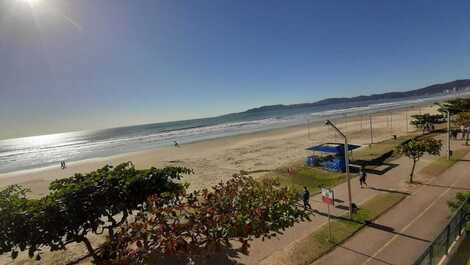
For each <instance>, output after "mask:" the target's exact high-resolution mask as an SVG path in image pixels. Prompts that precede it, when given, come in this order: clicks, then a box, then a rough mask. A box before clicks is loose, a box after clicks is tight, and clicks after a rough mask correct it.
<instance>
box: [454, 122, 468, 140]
mask: <svg viewBox="0 0 470 265" xmlns="http://www.w3.org/2000/svg"><path fill="white" fill-rule="evenodd" d="M459 132H460V136H461V138H460V139H461V140H465V139H466V138H467V137H468V136H469V134H470V127H465V126H463V125H462V126H460V129H457V130H452V132H451V135H452V138H453V139H457V136H458V135H459Z"/></svg>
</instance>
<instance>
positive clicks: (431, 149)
mask: <svg viewBox="0 0 470 265" xmlns="http://www.w3.org/2000/svg"><path fill="white" fill-rule="evenodd" d="M441 149H442V141H441V140H436V139H434V138H425V139H423V140H410V141H408V142H407V143H405V144H402V145H399V146H397V151H398V152H399V153H401V154H404V155H405V156H407V157H408V158H410V159H411V160H413V167H412V168H411V173H410V182H413V175H414V170H415V167H416V162H417V161H418V160H419V159H420V158H421V157H423V155H424V154H426V153H427V154H429V155H433V156H437V155H439V154H440V153H441Z"/></svg>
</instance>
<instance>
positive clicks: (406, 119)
mask: <svg viewBox="0 0 470 265" xmlns="http://www.w3.org/2000/svg"><path fill="white" fill-rule="evenodd" d="M405 123H406V133H408V109H407V110H405Z"/></svg>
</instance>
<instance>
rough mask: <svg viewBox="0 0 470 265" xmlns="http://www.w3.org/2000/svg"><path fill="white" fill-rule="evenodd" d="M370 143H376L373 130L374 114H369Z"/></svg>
mask: <svg viewBox="0 0 470 265" xmlns="http://www.w3.org/2000/svg"><path fill="white" fill-rule="evenodd" d="M369 128H370V144H373V143H374V134H373V132H372V115H369Z"/></svg>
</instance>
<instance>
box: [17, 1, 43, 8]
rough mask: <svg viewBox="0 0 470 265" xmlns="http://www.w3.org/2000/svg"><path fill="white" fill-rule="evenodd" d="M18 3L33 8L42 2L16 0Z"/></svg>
mask: <svg viewBox="0 0 470 265" xmlns="http://www.w3.org/2000/svg"><path fill="white" fill-rule="evenodd" d="M18 1H19V2H23V3H26V4H28V5H29V6H30V7H35V6H37V5H39V4H40V3H41V2H42V0H18Z"/></svg>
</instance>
